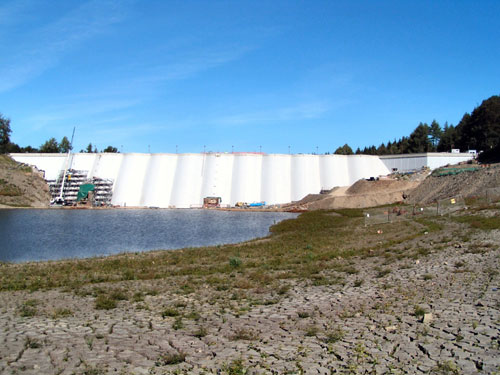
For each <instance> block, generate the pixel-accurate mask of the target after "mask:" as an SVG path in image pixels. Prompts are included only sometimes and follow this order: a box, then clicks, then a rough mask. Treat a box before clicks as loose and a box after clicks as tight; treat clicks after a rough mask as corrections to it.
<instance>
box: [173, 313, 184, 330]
mask: <svg viewBox="0 0 500 375" xmlns="http://www.w3.org/2000/svg"><path fill="white" fill-rule="evenodd" d="M172 328H173V329H175V330H176V331H177V330H179V329H182V328H184V323H183V322H182V316H178V317H177V318H175V321H174V323H173V324H172Z"/></svg>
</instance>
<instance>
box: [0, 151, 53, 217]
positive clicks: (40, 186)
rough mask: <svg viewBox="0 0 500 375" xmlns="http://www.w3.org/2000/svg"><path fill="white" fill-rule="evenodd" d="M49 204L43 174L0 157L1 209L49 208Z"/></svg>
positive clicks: (3, 156) (47, 189) (7, 158)
mask: <svg viewBox="0 0 500 375" xmlns="http://www.w3.org/2000/svg"><path fill="white" fill-rule="evenodd" d="M49 202H50V194H49V187H48V185H47V183H46V182H45V180H44V179H43V173H42V172H40V171H38V170H36V169H34V168H32V167H30V166H28V165H25V164H21V163H18V162H16V161H14V160H13V159H11V158H10V157H9V156H8V155H0V208H2V207H47V206H48V205H49Z"/></svg>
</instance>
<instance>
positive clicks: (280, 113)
mask: <svg viewBox="0 0 500 375" xmlns="http://www.w3.org/2000/svg"><path fill="white" fill-rule="evenodd" d="M330 109H331V106H330V105H329V104H328V102H326V101H315V102H307V103H299V104H296V105H293V106H286V107H278V108H272V109H266V110H262V111H255V112H245V113H238V114H233V115H229V116H224V117H221V118H218V119H216V120H214V122H215V123H216V124H220V125H245V124H250V123H260V124H261V123H275V122H283V121H290V120H306V119H314V118H319V117H321V116H322V115H323V114H325V113H326V112H328V111H329V110H330Z"/></svg>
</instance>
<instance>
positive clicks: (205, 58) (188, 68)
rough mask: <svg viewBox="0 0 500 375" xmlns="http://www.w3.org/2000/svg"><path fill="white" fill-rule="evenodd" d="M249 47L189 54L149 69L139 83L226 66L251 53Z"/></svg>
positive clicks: (215, 49) (187, 76)
mask: <svg viewBox="0 0 500 375" xmlns="http://www.w3.org/2000/svg"><path fill="white" fill-rule="evenodd" d="M251 50H252V48H251V47H226V48H223V49H221V48H216V47H213V48H212V49H210V50H206V49H202V50H198V51H195V52H191V53H190V56H185V57H183V58H179V59H178V61H176V62H170V63H165V64H160V65H157V66H152V67H149V73H147V74H145V75H144V76H142V77H140V78H139V79H138V81H141V82H157V83H161V82H164V81H171V80H179V79H186V78H190V77H193V76H195V75H196V74H198V73H200V72H203V71H206V70H209V69H213V68H215V67H218V66H221V65H224V64H227V63H229V62H231V61H234V60H237V59H239V58H241V57H242V56H243V55H245V54H246V53H248V52H249V51H251Z"/></svg>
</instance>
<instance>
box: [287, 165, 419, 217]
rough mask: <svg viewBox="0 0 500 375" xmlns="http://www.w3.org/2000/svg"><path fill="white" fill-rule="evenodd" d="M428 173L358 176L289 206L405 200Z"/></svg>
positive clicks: (324, 206) (342, 205) (320, 206)
mask: <svg viewBox="0 0 500 375" xmlns="http://www.w3.org/2000/svg"><path fill="white" fill-rule="evenodd" d="M427 175H428V172H427V171H423V172H420V173H419V174H415V176H412V177H411V178H409V177H408V176H399V175H397V176H391V177H389V178H384V179H380V180H374V181H367V180H364V179H362V180H358V181H356V182H355V183H354V184H353V185H351V186H349V187H337V188H334V189H332V190H331V191H330V192H329V193H328V194H309V195H307V196H306V197H304V198H303V199H301V200H300V201H298V202H294V203H292V204H291V205H289V207H288V208H290V209H300V210H328V209H336V208H366V207H374V206H380V205H384V204H392V203H395V202H401V201H404V200H405V197H407V196H408V195H409V193H410V192H411V191H412V190H413V189H415V188H416V187H417V186H418V185H419V184H420V183H421V181H422V180H423V179H424V178H425V176H427Z"/></svg>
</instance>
